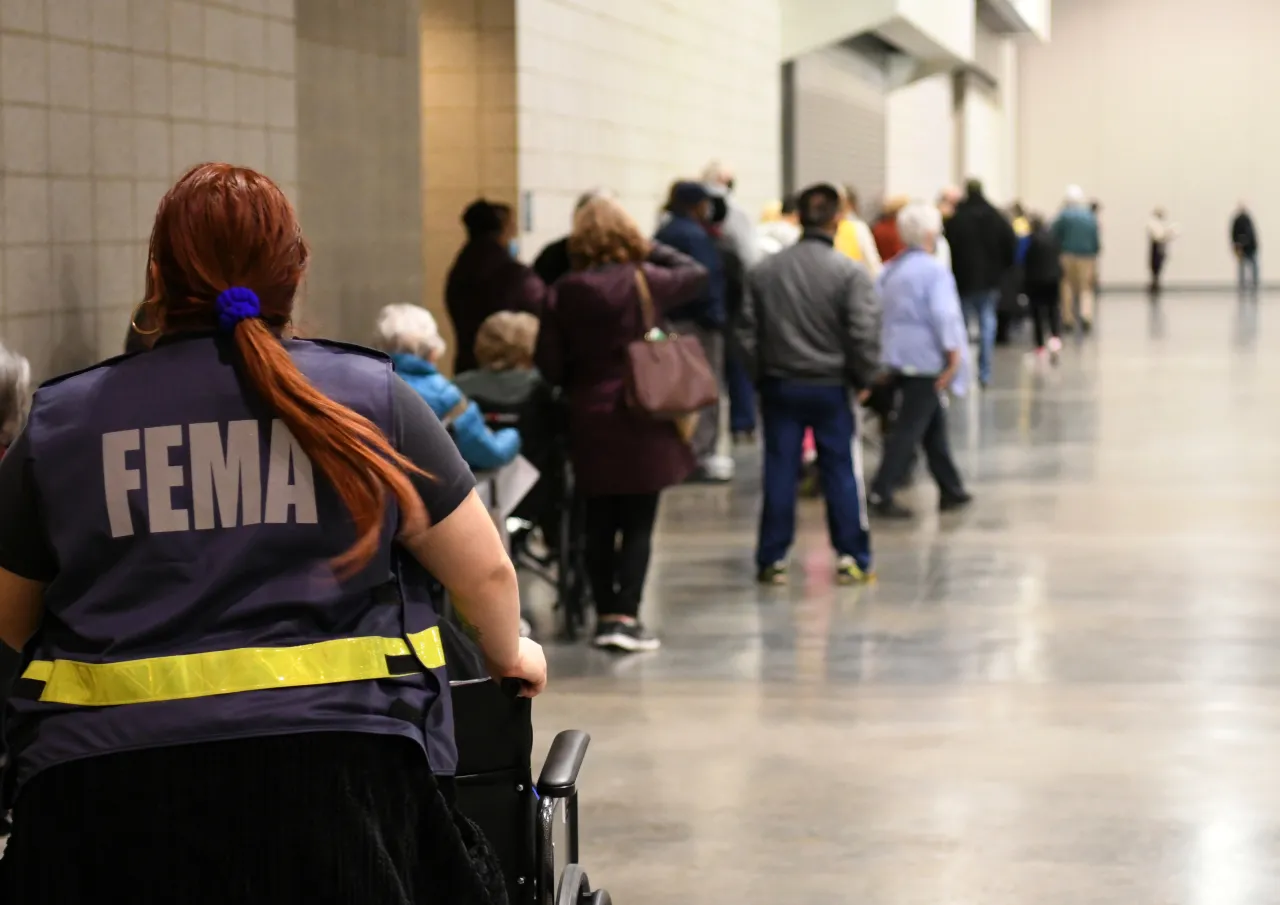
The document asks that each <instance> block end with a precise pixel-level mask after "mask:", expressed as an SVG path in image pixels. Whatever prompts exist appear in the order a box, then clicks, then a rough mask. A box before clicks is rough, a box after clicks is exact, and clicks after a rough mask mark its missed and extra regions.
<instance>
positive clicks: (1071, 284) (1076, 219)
mask: <svg viewBox="0 0 1280 905" xmlns="http://www.w3.org/2000/svg"><path fill="white" fill-rule="evenodd" d="M1053 235H1054V238H1056V239H1057V240H1058V247H1059V248H1061V249H1062V328H1063V329H1064V330H1072V329H1074V328H1075V322H1076V314H1077V306H1078V308H1079V312H1078V313H1079V315H1080V326H1081V328H1082V329H1083V330H1084V332H1085V333H1088V332H1089V331H1090V330H1092V329H1093V294H1094V291H1093V286H1094V277H1095V276H1096V274H1097V267H1098V252H1099V251H1101V250H1102V242H1101V240H1100V238H1099V236H1098V218H1097V217H1096V216H1095V215H1094V213H1093V211H1092V210H1090V209H1089V205H1088V204H1086V203H1085V196H1084V189H1082V188H1080V186H1078V185H1069V186H1067V192H1066V202H1065V204H1064V205H1063V207H1062V212H1061V213H1060V214H1058V219H1057V220H1056V221H1055V222H1054V224H1053Z"/></svg>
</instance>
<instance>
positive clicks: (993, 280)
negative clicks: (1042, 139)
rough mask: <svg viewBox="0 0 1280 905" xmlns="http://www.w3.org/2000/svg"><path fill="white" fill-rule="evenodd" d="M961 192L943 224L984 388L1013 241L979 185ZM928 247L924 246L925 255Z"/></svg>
mask: <svg viewBox="0 0 1280 905" xmlns="http://www.w3.org/2000/svg"><path fill="white" fill-rule="evenodd" d="M965 189H966V191H965V197H964V200H963V201H961V202H960V203H959V204H957V205H956V209H955V213H954V214H952V215H951V218H950V219H949V220H947V221H946V239H947V241H948V242H949V243H950V245H951V269H952V270H953V271H954V273H955V278H956V286H957V288H958V290H959V292H960V303H961V306H962V308H963V311H964V314H965V317H966V318H968V319H970V320H976V321H977V322H978V327H979V331H980V337H981V346H980V353H979V356H978V379H979V380H980V381H981V382H982V385H983V386H986V385H987V384H988V383H989V382H990V381H991V358H992V354H993V352H994V349H995V344H996V327H997V315H998V308H999V305H1000V287H1001V283H1002V281H1003V280H1004V277H1005V274H1006V273H1007V272H1008V271H1009V269H1010V268H1011V267H1013V257H1014V252H1015V251H1016V246H1017V240H1016V238H1015V237H1014V234H1013V227H1012V226H1011V225H1010V224H1009V221H1008V220H1006V219H1005V217H1004V215H1003V214H1002V213H1000V211H998V210H996V208H995V206H994V205H993V204H992V203H991V202H990V201H988V200H987V199H986V196H985V195H984V194H983V193H982V183H981V182H979V181H978V180H977V179H970V180H969V182H968V184H967V185H966V186H965ZM933 247H934V244H933V243H932V242H930V244H929V248H930V253H932V250H933Z"/></svg>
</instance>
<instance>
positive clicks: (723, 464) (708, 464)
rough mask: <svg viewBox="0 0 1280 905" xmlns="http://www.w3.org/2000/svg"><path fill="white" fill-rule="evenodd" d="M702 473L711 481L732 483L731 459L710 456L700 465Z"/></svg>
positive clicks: (732, 465)
mask: <svg viewBox="0 0 1280 905" xmlns="http://www.w3.org/2000/svg"><path fill="white" fill-rule="evenodd" d="M702 471H703V473H704V474H706V476H707V477H708V478H709V479H710V480H712V481H725V482H728V481H732V480H733V471H734V464H733V459H731V458H730V457H729V456H711V457H710V458H708V459H707V460H706V461H705V462H703V463H702Z"/></svg>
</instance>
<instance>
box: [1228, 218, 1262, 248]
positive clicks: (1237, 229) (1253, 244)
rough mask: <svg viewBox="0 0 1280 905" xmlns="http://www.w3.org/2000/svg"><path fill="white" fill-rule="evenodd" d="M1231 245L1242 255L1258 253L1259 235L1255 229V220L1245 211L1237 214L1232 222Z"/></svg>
mask: <svg viewBox="0 0 1280 905" xmlns="http://www.w3.org/2000/svg"><path fill="white" fill-rule="evenodd" d="M1231 244H1232V245H1234V246H1235V248H1236V250H1237V251H1239V252H1240V253H1241V254H1246V255H1256V254H1257V253H1258V233H1257V232H1256V231H1255V230H1254V228H1253V218H1252V217H1250V216H1249V214H1248V213H1247V212H1245V211H1241V212H1240V213H1238V214H1236V218H1235V219H1234V220H1232V221H1231Z"/></svg>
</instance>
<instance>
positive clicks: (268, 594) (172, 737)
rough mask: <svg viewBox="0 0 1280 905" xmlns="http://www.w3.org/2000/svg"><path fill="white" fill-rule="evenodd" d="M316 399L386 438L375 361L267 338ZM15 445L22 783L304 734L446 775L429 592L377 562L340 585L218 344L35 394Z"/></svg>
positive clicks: (320, 520)
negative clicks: (25, 455) (33, 505)
mask: <svg viewBox="0 0 1280 905" xmlns="http://www.w3.org/2000/svg"><path fill="white" fill-rule="evenodd" d="M285 347H286V349H287V350H288V351H289V354H290V355H291V356H292V357H293V360H294V362H295V363H296V364H297V366H298V367H299V369H301V371H302V372H303V374H305V375H306V376H307V378H308V379H309V380H310V381H311V382H312V383H313V384H314V385H315V386H316V387H317V388H318V389H319V390H320V391H321V392H322V393H324V394H326V395H327V396H329V397H330V398H331V399H334V400H336V401H337V402H340V403H342V404H343V405H345V406H347V407H349V408H351V409H353V410H354V411H356V412H358V413H360V414H361V415H364V416H365V417H366V418H368V419H369V420H370V421H372V422H373V423H374V424H376V425H377V426H378V427H379V428H381V429H382V430H383V431H384V432H385V433H386V434H387V436H391V429H392V379H393V377H392V371H391V365H390V362H389V361H388V360H387V359H386V358H385V357H383V356H380V355H378V354H376V353H373V352H368V351H366V350H363V349H358V348H356V347H352V346H342V345H339V344H336V343H326V342H303V341H296V340H288V341H285ZM27 432H28V440H29V442H30V446H31V455H32V461H33V465H34V472H35V480H36V483H37V485H38V488H39V493H40V500H41V505H42V512H43V516H44V522H45V525H46V526H47V531H48V534H49V539H50V542H51V544H52V546H53V548H54V550H55V552H56V554H57V560H58V564H59V571H58V575H57V577H56V578H55V579H54V580H53V581H52V582H51V583H50V584H49V586H48V588H47V589H46V591H45V595H44V615H43V618H42V622H41V625H40V628H39V630H38V631H37V633H36V635H35V636H34V637H33V638H32V639H31V641H30V643H29V644H28V645H27V647H26V649H25V650H24V652H23V653H24V669H23V672H22V675H21V679H20V680H19V682H18V683H17V686H16V687H15V689H14V696H13V699H12V701H11V714H12V722H11V724H10V741H11V744H12V748H13V754H12V759H13V762H14V764H15V766H16V775H15V777H14V778H15V780H16V782H17V783H18V784H19V785H20V784H21V783H22V782H25V781H26V780H27V779H29V778H30V777H31V776H33V775H35V774H36V773H38V772H39V771H41V770H44V769H46V768H48V767H51V766H54V765H57V764H59V763H64V762H67V761H72V760H76V759H79V758H83V757H90V756H93V755H99V754H107V753H111V752H117V751H126V750H134V749H142V748H155V747H162V746H166V745H179V744H187V743H193V742H206V741H218V740H227V739H236V738H246V737H252V736H265V735H287V734H295V733H305V732H318V731H346V732H367V733H374V734H380V735H394V736H403V737H405V738H410V739H413V740H414V741H416V742H417V743H418V744H420V745H422V746H423V748H424V750H425V751H426V754H427V757H428V759H429V761H430V764H431V767H432V769H433V770H435V772H437V773H446V774H451V773H452V772H453V771H454V769H455V767H456V762H457V754H456V751H455V749H454V743H453V719H452V712H451V705H450V700H449V683H448V678H447V676H446V674H445V670H444V653H443V649H442V647H441V644H440V635H439V628H438V620H437V614H436V610H435V608H434V606H433V604H432V602H431V598H430V595H429V593H428V592H427V584H428V580H429V577H428V576H427V575H426V573H425V571H424V570H422V569H421V567H419V566H418V565H417V563H416V562H413V561H412V559H411V557H409V556H408V555H407V554H404V555H403V557H402V555H401V554H400V553H399V552H398V548H397V547H396V546H395V545H394V544H393V540H392V539H393V537H394V534H395V531H396V523H397V518H398V513H397V510H396V509H395V507H394V498H391V500H392V505H391V506H390V507H388V508H389V511H388V513H387V515H386V523H385V526H384V530H383V536H382V545H381V547H380V548H379V550H378V552H377V554H376V556H375V557H374V558H373V560H372V562H370V563H369V565H368V566H367V567H366V568H365V569H364V570H363V571H361V572H360V573H359V574H358V575H356V576H354V577H352V578H350V579H348V580H346V581H343V582H339V581H338V580H337V579H336V578H335V577H334V575H333V573H332V571H331V569H330V568H329V566H328V561H329V560H330V558H332V557H333V556H335V555H338V554H340V553H342V552H343V551H345V550H346V549H347V548H348V547H349V546H350V544H351V542H352V541H353V540H354V537H355V534H354V529H353V526H352V524H351V521H350V518H349V516H348V515H347V512H346V509H345V508H344V507H343V505H342V502H341V500H340V498H339V497H338V495H337V493H336V491H335V490H334V489H333V488H332V486H330V485H329V483H328V482H327V481H326V480H325V478H324V475H323V474H322V473H321V472H320V471H319V470H318V469H316V468H314V467H313V466H312V463H311V462H310V460H309V459H308V457H307V456H306V455H305V454H304V453H303V452H302V449H301V447H300V446H299V445H298V443H297V441H296V440H295V439H294V437H293V435H292V434H291V433H290V432H289V430H288V428H286V427H285V425H284V423H283V422H282V421H280V420H279V419H278V418H276V417H275V416H274V415H273V413H272V412H271V411H270V410H269V409H268V408H267V407H266V406H265V405H264V404H263V403H262V402H261V401H260V400H259V399H257V398H256V395H255V394H254V393H253V392H252V391H251V390H248V389H247V388H246V387H245V386H244V385H243V384H242V382H241V381H240V379H239V377H238V376H237V374H236V371H235V369H234V368H233V367H232V363H231V349H230V346H229V344H226V343H225V342H224V340H222V339H219V338H214V337H211V336H196V337H187V338H182V339H177V340H174V341H166V342H162V343H161V344H159V345H158V346H157V347H156V348H155V349H154V350H153V351H150V352H147V353H144V354H141V355H132V356H125V357H123V358H118V359H114V360H112V361H109V362H106V363H104V364H101V365H99V366H97V367H94V368H91V369H89V370H87V371H83V372H80V373H78V374H73V375H69V376H67V377H62V378H59V379H57V380H54V381H51V382H49V383H46V384H44V385H43V386H42V387H41V388H40V389H39V390H38V391H37V392H36V395H35V401H34V403H33V405H32V410H31V416H30V421H29V423H28V427H27Z"/></svg>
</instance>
